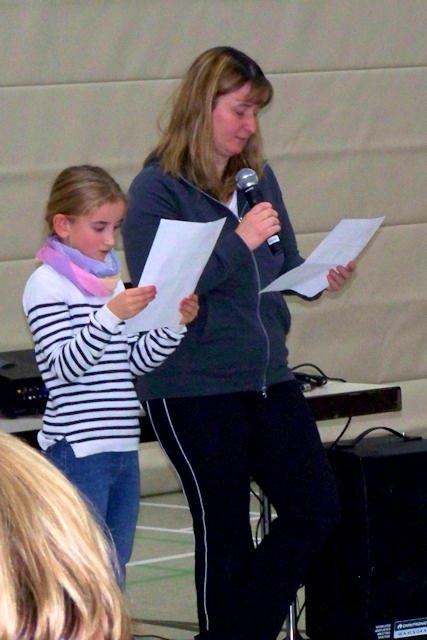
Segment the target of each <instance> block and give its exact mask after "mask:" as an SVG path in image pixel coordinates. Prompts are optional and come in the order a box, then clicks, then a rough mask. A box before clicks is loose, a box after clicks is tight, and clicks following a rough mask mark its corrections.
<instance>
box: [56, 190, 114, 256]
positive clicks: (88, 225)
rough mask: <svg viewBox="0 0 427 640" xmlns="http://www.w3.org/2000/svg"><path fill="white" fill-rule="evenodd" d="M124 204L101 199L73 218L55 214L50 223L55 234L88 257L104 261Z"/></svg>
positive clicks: (112, 244)
mask: <svg viewBox="0 0 427 640" xmlns="http://www.w3.org/2000/svg"><path fill="white" fill-rule="evenodd" d="M125 210H126V205H125V203H124V202H123V201H122V200H117V201H116V202H105V203H104V204H102V205H101V206H100V207H96V208H95V209H92V210H91V211H90V212H89V213H87V214H85V215H81V216H76V217H75V218H71V217H67V216H65V215H64V214H62V213H58V214H56V216H55V217H54V219H53V227H54V231H55V233H56V235H57V236H58V237H59V238H60V239H61V240H62V242H64V244H67V245H69V246H70V247H72V248H73V249H77V250H78V251H80V252H81V253H83V254H84V255H85V256H88V258H93V259H94V260H99V261H101V262H104V260H105V258H106V256H107V254H108V252H109V251H111V249H112V248H113V247H114V245H115V243H116V236H117V232H118V230H119V229H120V226H121V224H122V221H123V218H124V214H125Z"/></svg>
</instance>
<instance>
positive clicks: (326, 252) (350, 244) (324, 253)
mask: <svg viewBox="0 0 427 640" xmlns="http://www.w3.org/2000/svg"><path fill="white" fill-rule="evenodd" d="M383 221H384V216H382V217H379V218H344V219H343V220H341V221H340V222H339V223H338V224H337V225H336V226H335V227H334V228H333V229H332V231H331V232H330V233H329V234H328V235H327V236H326V238H324V239H323V240H322V242H321V243H320V244H319V245H318V246H317V248H316V249H315V250H314V251H313V252H312V253H311V254H310V255H309V256H308V258H307V259H306V261H305V262H304V263H303V264H302V265H300V266H299V267H295V269H291V270H290V271H288V272H287V273H285V274H283V275H282V276H279V277H278V278H276V280H273V282H271V283H270V284H269V285H268V286H267V287H265V288H264V289H262V291H261V293H264V292H267V291H287V290H291V291H295V292H297V293H299V294H300V295H302V296H306V297H308V298H312V297H313V296H315V295H317V294H318V293H320V292H321V291H323V290H324V289H326V288H327V287H328V280H327V278H326V275H327V273H328V271H329V269H333V268H335V267H336V266H337V265H339V264H342V265H345V264H347V263H348V262H350V260H354V259H355V258H356V257H357V256H358V255H359V253H360V252H361V251H362V249H363V248H364V247H365V246H366V245H367V244H368V242H369V240H370V239H371V238H372V236H373V235H374V233H376V231H378V229H379V227H380V226H381V224H382V223H383Z"/></svg>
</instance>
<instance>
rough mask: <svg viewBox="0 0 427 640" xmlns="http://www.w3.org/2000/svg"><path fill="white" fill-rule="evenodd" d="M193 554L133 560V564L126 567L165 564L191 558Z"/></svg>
mask: <svg viewBox="0 0 427 640" xmlns="http://www.w3.org/2000/svg"><path fill="white" fill-rule="evenodd" d="M193 556H194V553H179V554H176V555H174V556H163V557H161V558H148V559H147V560H135V561H134V562H128V563H127V565H126V566H127V567H136V566H140V565H142V564H155V563H158V562H167V561H168V560H180V559H181V558H192V557H193Z"/></svg>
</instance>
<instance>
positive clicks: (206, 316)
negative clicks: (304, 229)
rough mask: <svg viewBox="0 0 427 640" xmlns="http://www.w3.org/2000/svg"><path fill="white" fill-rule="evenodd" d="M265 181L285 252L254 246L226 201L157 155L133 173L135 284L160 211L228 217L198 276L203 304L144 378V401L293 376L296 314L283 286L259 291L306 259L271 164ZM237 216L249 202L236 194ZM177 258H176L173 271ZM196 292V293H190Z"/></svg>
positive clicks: (131, 262)
mask: <svg viewBox="0 0 427 640" xmlns="http://www.w3.org/2000/svg"><path fill="white" fill-rule="evenodd" d="M259 187H260V189H261V191H262V193H263V196H264V199H265V201H267V202H271V203H272V205H273V207H274V208H275V209H276V211H277V212H278V214H279V216H280V223H281V227H282V230H281V233H280V236H281V243H282V248H283V252H281V253H278V254H276V255H273V254H272V253H271V251H270V249H269V247H268V245H267V243H266V242H264V243H263V244H262V245H261V246H260V247H258V249H256V250H255V251H254V252H252V251H250V250H249V249H248V248H247V246H246V245H245V243H244V242H243V241H242V239H241V238H240V236H238V235H237V234H236V233H234V230H235V229H236V227H237V225H238V224H239V221H238V219H237V218H236V216H235V215H234V214H233V213H232V212H231V211H230V209H228V207H226V206H225V205H224V204H222V203H221V202H219V201H218V200H216V199H215V198H213V197H212V196H210V195H209V194H208V193H206V192H203V191H201V190H200V189H199V188H198V187H196V186H195V185H194V184H192V183H191V182H189V181H188V180H186V179H185V178H179V179H177V178H174V177H172V176H170V175H168V174H165V173H164V172H163V171H162V170H161V168H160V167H159V165H158V164H157V163H155V162H153V163H152V164H150V165H149V166H147V167H145V168H144V169H143V170H142V171H141V172H140V173H139V174H138V175H137V176H136V178H135V179H134V180H133V182H132V184H131V187H130V192H129V211H128V213H127V216H126V218H125V221H124V225H123V239H124V247H125V253H126V259H127V264H128V268H129V272H130V275H131V279H132V282H133V283H134V284H137V283H138V281H139V278H140V275H141V272H142V269H143V267H144V264H145V261H146V260H147V257H148V253H149V251H150V248H151V245H152V242H153V240H154V236H155V234H156V231H157V228H158V225H159V222H160V219H161V218H168V219H173V220H184V221H190V222H209V221H212V220H218V219H219V218H224V217H225V218H226V222H225V224H224V227H223V230H222V233H221V236H220V238H219V240H218V242H217V244H216V246H215V249H214V251H213V254H212V256H211V258H210V259H209V261H208V264H207V265H206V268H205V270H204V272H203V274H202V276H201V278H200V280H199V282H198V285H197V288H196V292H197V293H198V294H199V296H200V311H199V314H198V316H197V318H196V319H195V320H194V322H192V323H191V324H190V325H189V327H188V333H187V336H186V338H185V339H184V340H183V342H182V344H181V345H180V346H179V348H178V349H177V350H176V351H175V353H173V354H172V355H171V356H170V357H169V358H168V359H167V361H166V362H165V363H164V364H162V366H161V367H160V368H159V369H157V370H156V371H155V372H153V373H150V375H148V376H144V377H143V378H141V379H140V389H139V390H140V393H141V397H142V398H143V399H144V400H145V399H147V400H149V399H153V398H162V397H182V396H198V395H212V394H221V393H229V392H234V391H247V390H259V391H263V390H265V389H266V388H267V387H268V386H269V385H271V384H274V383H277V382H281V381H283V380H288V379H291V378H292V377H293V376H292V373H291V371H290V370H289V368H288V366H287V349H286V334H287V333H288V331H289V327H290V314H289V310H288V307H287V305H286V302H285V301H284V299H283V296H282V294H281V293H263V294H260V293H259V291H260V289H261V288H262V287H265V286H266V285H267V284H268V283H270V282H271V281H272V280H274V279H275V278H276V277H277V276H278V275H280V274H281V273H284V272H285V271H288V270H289V269H292V268H294V267H296V266H298V265H299V264H301V263H302V262H303V258H301V256H300V255H299V253H298V248H297V244H296V240H295V234H294V231H293V229H292V226H291V223H290V221H289V217H288V214H287V211H286V208H285V205H284V202H283V199H282V195H281V192H280V188H279V185H278V183H277V180H276V178H275V176H274V173H273V171H272V170H271V168H270V167H269V166H268V165H265V168H264V173H263V176H262V177H261V179H260V181H259ZM238 209H239V215H240V216H242V215H244V213H245V211H247V210H248V205H247V203H246V201H245V198H244V196H243V195H242V194H241V193H239V194H238ZM173 274H174V265H173V264H171V265H170V277H171V278H173ZM189 293H191V292H189Z"/></svg>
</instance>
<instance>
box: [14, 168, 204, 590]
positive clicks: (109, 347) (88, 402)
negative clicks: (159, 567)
mask: <svg viewBox="0 0 427 640" xmlns="http://www.w3.org/2000/svg"><path fill="white" fill-rule="evenodd" d="M125 209H126V198H125V196H124V194H123V192H122V190H121V189H120V187H119V185H118V184H117V183H116V182H115V181H114V180H113V178H112V177H111V176H110V175H109V174H108V173H107V172H106V171H104V170H103V169H101V168H99V167H93V166H86V165H84V166H77V167H69V168H67V169H65V170H64V171H62V172H61V173H60V174H59V176H58V177H57V178H56V180H55V181H54V183H53V186H52V189H51V193H50V197H49V200H48V204H47V211H46V221H47V223H48V226H49V229H50V235H49V237H48V239H47V242H46V244H45V245H44V246H43V247H42V248H41V250H40V251H39V252H38V253H37V258H38V259H39V260H40V261H41V262H43V265H42V266H40V267H39V268H38V269H37V270H36V271H35V272H34V273H33V274H32V275H31V277H30V278H29V280H28V282H27V284H26V287H25V291H24V298H23V305H24V310H25V314H26V316H27V318H28V322H29V326H30V330H31V333H32V335H33V340H34V345H35V355H36V359H37V364H38V366H39V369H40V373H41V375H42V377H43V380H44V383H45V385H46V388H47V391H48V400H47V406H46V410H45V414H44V418H43V428H42V430H41V431H40V432H39V434H38V441H39V444H40V446H41V448H42V449H43V450H45V451H46V456H47V457H48V458H49V459H50V460H51V461H52V462H53V463H54V464H55V465H56V466H57V467H58V468H59V469H61V470H62V471H63V472H64V473H65V475H66V476H67V477H68V478H69V479H70V480H71V481H72V482H73V483H74V484H75V485H76V486H77V487H78V488H79V489H80V491H81V492H82V493H83V494H84V495H85V496H86V497H87V498H88V499H89V502H90V503H91V504H92V506H93V507H94V508H95V512H96V513H97V515H98V516H99V517H100V518H101V521H102V522H105V524H106V525H107V527H108V528H109V529H110V531H111V534H112V537H113V540H114V543H115V547H116V550H117V555H118V561H119V569H120V575H119V581H120V582H121V583H123V582H124V577H125V565H126V562H128V560H129V558H130V555H131V551H132V546H133V538H134V531H135V526H136V521H137V516H138V506H139V465H138V444H139V419H138V416H139V411H140V405H139V402H138V399H137V395H136V392H135V388H134V382H133V379H134V377H135V376H136V375H138V374H145V373H148V372H149V371H151V370H152V369H154V368H155V367H158V366H159V365H161V364H162V362H163V361H164V360H165V359H166V358H167V357H168V355H169V354H171V353H172V352H173V351H174V350H175V349H176V347H177V346H178V345H179V343H180V342H181V340H182V338H183V337H184V334H185V332H186V327H185V326H183V325H185V324H187V323H188V322H191V321H192V320H193V319H194V318H195V316H196V314H197V310H198V302H197V296H195V295H191V296H188V297H187V298H185V299H184V300H183V301H182V302H181V304H180V313H181V325H180V326H179V327H175V328H173V329H172V328H168V329H158V330H154V331H150V332H148V333H146V334H144V335H132V336H126V335H124V334H122V324H123V320H126V319H128V318H131V317H133V316H134V315H136V314H137V313H138V312H140V311H141V310H142V309H144V308H145V307H146V306H147V305H148V304H149V303H150V302H151V301H152V300H153V299H154V297H155V295H156V291H155V287H154V286H146V287H137V288H135V289H128V290H126V289H125V288H124V285H123V283H122V281H121V280H120V277H119V261H118V258H117V256H116V254H115V252H114V251H113V246H114V242H115V235H116V232H117V231H118V229H119V228H120V225H121V223H122V220H123V217H124V214H125Z"/></svg>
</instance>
